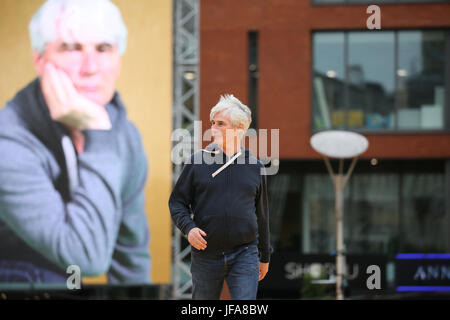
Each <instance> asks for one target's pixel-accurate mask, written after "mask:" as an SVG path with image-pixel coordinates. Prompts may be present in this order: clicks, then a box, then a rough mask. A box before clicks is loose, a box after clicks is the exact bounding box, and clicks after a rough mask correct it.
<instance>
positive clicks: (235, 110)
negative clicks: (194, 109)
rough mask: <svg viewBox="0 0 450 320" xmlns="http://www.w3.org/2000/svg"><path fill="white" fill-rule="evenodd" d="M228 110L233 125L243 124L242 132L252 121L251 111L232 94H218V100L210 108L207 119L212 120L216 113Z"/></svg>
mask: <svg viewBox="0 0 450 320" xmlns="http://www.w3.org/2000/svg"><path fill="white" fill-rule="evenodd" d="M222 111H225V112H228V113H229V116H230V121H231V124H232V126H233V127H237V126H238V125H240V124H243V125H244V132H245V131H247V130H248V128H249V127H250V124H251V123H252V112H251V110H250V109H249V107H247V106H246V105H245V104H243V103H242V102H241V101H239V99H238V98H236V97H235V96H233V95H232V94H224V95H222V96H220V100H219V102H218V103H217V104H216V105H215V106H214V107H213V108H212V109H211V112H210V114H209V120H210V121H212V119H213V117H214V116H215V115H216V113H219V112H222Z"/></svg>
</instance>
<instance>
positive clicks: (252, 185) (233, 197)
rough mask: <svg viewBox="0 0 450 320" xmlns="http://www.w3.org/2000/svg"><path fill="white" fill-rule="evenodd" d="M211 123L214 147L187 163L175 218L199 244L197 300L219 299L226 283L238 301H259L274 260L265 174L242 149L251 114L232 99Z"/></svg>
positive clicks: (194, 259) (195, 249) (194, 266)
mask: <svg viewBox="0 0 450 320" xmlns="http://www.w3.org/2000/svg"><path fill="white" fill-rule="evenodd" d="M210 120H211V133H212V137H213V139H214V142H213V143H211V144H209V145H208V146H207V147H206V148H205V149H203V150H201V151H199V152H196V153H194V154H192V155H191V157H190V159H189V161H187V162H186V164H185V166H184V167H183V170H182V172H181V175H180V177H179V178H178V181H177V183H176V184H175V186H174V188H173V191H172V194H171V196H170V199H169V208H170V213H171V216H172V220H173V222H174V223H175V225H176V226H177V227H178V228H179V229H180V230H181V232H183V234H185V235H186V236H187V238H188V241H189V243H190V244H191V272H192V284H193V292H192V297H193V299H218V298H219V297H220V293H221V290H222V286H223V283H224V281H225V280H226V282H227V285H228V288H229V291H230V296H231V298H232V299H249V300H252V299H256V294H257V289H258V281H260V280H262V279H263V278H264V277H265V275H266V273H267V271H268V269H269V260H270V253H271V247H270V241H269V209H268V198H267V181H266V175H265V169H264V165H263V163H262V162H261V161H260V160H258V159H256V158H255V157H254V156H253V155H251V153H250V151H249V150H246V149H245V148H244V146H243V145H242V140H243V137H244V135H245V133H246V131H247V129H248V128H249V126H250V124H251V111H250V109H249V108H248V107H247V106H245V105H244V104H242V103H241V102H240V101H239V100H238V99H237V98H235V97H234V96H233V95H224V96H222V97H221V98H220V101H219V102H218V103H217V104H216V106H214V107H213V108H212V109H211V113H210ZM211 160H212V161H211ZM191 213H192V214H193V219H192V218H191Z"/></svg>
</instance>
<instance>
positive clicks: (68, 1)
mask: <svg viewBox="0 0 450 320" xmlns="http://www.w3.org/2000/svg"><path fill="white" fill-rule="evenodd" d="M28 28H29V32H30V38H31V47H32V49H33V51H36V52H38V53H39V54H43V53H44V52H45V47H46V45H47V43H49V42H53V41H56V40H57V39H58V37H61V38H62V39H63V40H64V41H66V42H71V41H73V40H74V39H73V37H77V36H78V37H79V36H80V34H88V35H89V38H90V39H91V40H94V41H95V42H106V43H109V44H113V45H117V47H118V50H119V53H120V54H121V55H122V54H123V53H124V52H125V49H126V46H127V36H128V31H127V28H126V26H125V24H124V22H123V20H122V16H121V14H120V10H119V9H118V8H117V7H116V6H115V5H114V4H113V3H112V2H111V1H110V0H47V1H46V2H45V3H44V4H43V5H42V6H41V8H40V9H39V10H38V11H37V12H36V13H35V15H34V16H33V18H32V19H31V21H30V24H29V27H28ZM70 38H72V39H70Z"/></svg>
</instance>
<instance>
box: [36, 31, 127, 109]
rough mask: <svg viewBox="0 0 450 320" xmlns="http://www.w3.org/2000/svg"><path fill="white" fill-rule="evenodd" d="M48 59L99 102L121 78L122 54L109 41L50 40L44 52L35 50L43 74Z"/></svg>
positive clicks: (105, 100)
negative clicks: (40, 53) (40, 52)
mask: <svg viewBox="0 0 450 320" xmlns="http://www.w3.org/2000/svg"><path fill="white" fill-rule="evenodd" d="M47 62H50V63H52V64H53V65H54V66H55V67H56V68H58V69H61V70H63V71H64V72H65V73H66V74H67V75H68V76H69V78H70V79H71V80H72V83H73V85H74V87H75V88H76V90H77V91H78V93H79V94H81V95H83V96H84V97H86V98H88V99H90V100H91V101H92V102H94V103H97V104H99V105H102V106H104V105H106V104H107V103H108V102H109V101H110V100H111V98H112V96H113V94H114V91H115V86H116V81H117V79H118V78H119V74H120V67H121V57H120V54H119V51H118V49H117V46H115V45H112V44H109V43H94V42H77V41H74V42H70V43H68V42H65V41H63V40H61V39H59V40H57V41H55V42H51V43H48V44H47V46H46V50H45V52H44V53H43V54H42V55H39V54H38V53H35V57H34V63H35V67H36V70H37V72H38V74H39V75H40V76H42V74H43V72H44V67H45V64H46V63H47Z"/></svg>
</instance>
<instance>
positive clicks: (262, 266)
mask: <svg viewBox="0 0 450 320" xmlns="http://www.w3.org/2000/svg"><path fill="white" fill-rule="evenodd" d="M268 271H269V263H268V262H260V263H259V279H258V281H261V280H262V279H264V277H265V276H266V274H267V272H268Z"/></svg>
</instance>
